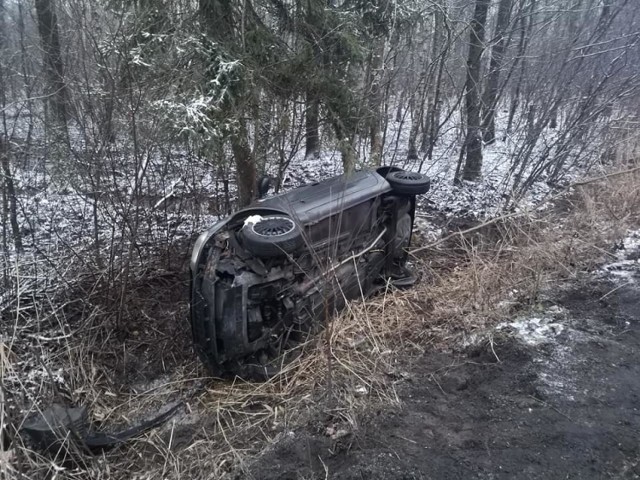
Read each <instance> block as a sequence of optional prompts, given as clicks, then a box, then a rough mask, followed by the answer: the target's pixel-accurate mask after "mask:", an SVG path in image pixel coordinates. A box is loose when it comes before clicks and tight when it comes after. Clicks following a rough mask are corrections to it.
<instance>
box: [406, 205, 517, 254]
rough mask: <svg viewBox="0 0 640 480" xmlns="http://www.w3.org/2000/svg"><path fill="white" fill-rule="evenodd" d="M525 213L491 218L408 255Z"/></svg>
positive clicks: (412, 251)
mask: <svg viewBox="0 0 640 480" xmlns="http://www.w3.org/2000/svg"><path fill="white" fill-rule="evenodd" d="M526 213H529V211H528V210H525V211H522V212H513V213H508V214H506V215H500V216H499V217H495V218H492V219H491V220H487V221H486V222H484V223H481V224H480V225H476V226H475V227H471V228H468V229H466V230H459V231H457V232H453V233H451V234H449V235H447V236H446V237H443V238H441V239H440V240H438V241H437V242H433V243H430V244H428V245H423V246H422V247H419V248H416V249H415V250H411V251H410V252H409V253H410V254H411V255H414V254H416V253H418V252H422V251H423V250H426V249H428V248H433V247H437V246H438V245H440V244H441V243H444V242H446V241H447V240H450V239H452V238H453V237H455V236H456V235H462V236H464V235H466V234H467V233H471V232H475V231H476V230H480V229H481V228H483V227H486V226H487V225H492V224H494V223H497V222H499V221H501V220H506V219H508V218H514V217H520V216H522V215H525V214H526Z"/></svg>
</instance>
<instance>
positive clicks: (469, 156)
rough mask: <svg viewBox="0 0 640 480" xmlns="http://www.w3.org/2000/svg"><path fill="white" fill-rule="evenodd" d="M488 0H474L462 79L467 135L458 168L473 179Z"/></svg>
mask: <svg viewBox="0 0 640 480" xmlns="http://www.w3.org/2000/svg"><path fill="white" fill-rule="evenodd" d="M489 2H490V0H476V2H475V9H474V12H473V18H472V20H471V28H470V34H469V56H468V59H467V81H466V83H465V109H466V114H467V135H466V139H465V150H466V160H465V164H464V169H463V172H462V178H463V179H464V180H469V181H475V180H478V179H479V178H480V175H481V173H482V138H481V136H480V91H479V87H480V70H481V67H482V65H481V62H480V60H481V57H482V52H483V50H484V30H485V24H486V22H487V10H488V9H489Z"/></svg>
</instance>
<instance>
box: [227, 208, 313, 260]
mask: <svg viewBox="0 0 640 480" xmlns="http://www.w3.org/2000/svg"><path fill="white" fill-rule="evenodd" d="M240 234H241V235H242V240H243V244H244V246H245V247H246V249H247V250H249V251H250V252H251V253H253V254H254V255H256V256H257V257H263V258H271V257H281V256H284V255H285V254H287V253H293V252H295V251H296V250H297V249H298V248H299V247H300V246H301V245H302V240H303V239H302V232H301V231H300V227H299V226H298V225H297V224H296V222H294V221H293V219H291V218H289V217H285V216H280V215H265V216H264V217H262V218H261V219H260V220H258V221H257V222H254V223H249V224H247V225H245V226H244V227H242V230H240Z"/></svg>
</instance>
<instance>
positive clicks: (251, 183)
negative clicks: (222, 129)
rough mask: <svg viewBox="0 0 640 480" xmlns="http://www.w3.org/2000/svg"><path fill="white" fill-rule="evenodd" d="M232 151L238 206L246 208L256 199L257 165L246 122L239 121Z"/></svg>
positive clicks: (232, 138) (234, 134) (232, 136)
mask: <svg viewBox="0 0 640 480" xmlns="http://www.w3.org/2000/svg"><path fill="white" fill-rule="evenodd" d="M231 149H232V150H233V157H234V159H235V161H236V184H237V185H238V204H239V205H238V206H239V207H246V206H247V205H249V204H250V203H251V202H252V201H253V199H254V198H255V188H256V165H255V162H254V159H253V155H252V153H251V149H250V148H249V142H248V139H247V129H246V126H245V124H244V120H239V127H238V131H237V132H234V133H233V134H232V135H231Z"/></svg>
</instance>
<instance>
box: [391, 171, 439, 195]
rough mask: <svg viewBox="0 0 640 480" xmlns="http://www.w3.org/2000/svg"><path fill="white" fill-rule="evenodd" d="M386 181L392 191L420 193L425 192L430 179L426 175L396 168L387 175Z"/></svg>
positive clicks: (406, 193) (410, 193)
mask: <svg viewBox="0 0 640 480" xmlns="http://www.w3.org/2000/svg"><path fill="white" fill-rule="evenodd" d="M387 182H389V185H391V188H392V189H393V191H394V192H396V193H399V194H400V195H420V194H422V193H427V192H428V191H429V187H430V186H431V180H429V177H427V176H426V175H423V174H422V173H418V172H407V171H404V170H396V171H395V172H390V173H389V174H388V175H387Z"/></svg>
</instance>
